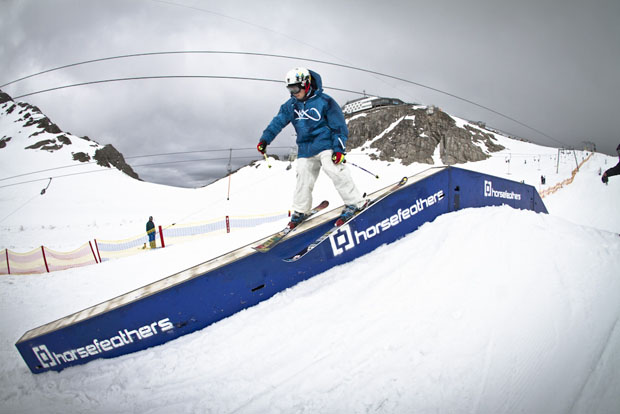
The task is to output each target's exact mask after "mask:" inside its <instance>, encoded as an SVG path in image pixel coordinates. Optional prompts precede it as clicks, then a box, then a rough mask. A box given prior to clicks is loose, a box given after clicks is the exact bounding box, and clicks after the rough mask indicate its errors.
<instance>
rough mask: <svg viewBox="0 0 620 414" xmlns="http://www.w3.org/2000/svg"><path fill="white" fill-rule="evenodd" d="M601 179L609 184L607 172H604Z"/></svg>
mask: <svg viewBox="0 0 620 414" xmlns="http://www.w3.org/2000/svg"><path fill="white" fill-rule="evenodd" d="M601 181H602V182H604V183H605V184H607V181H609V178H608V177H607V173H603V176H602V177H601Z"/></svg>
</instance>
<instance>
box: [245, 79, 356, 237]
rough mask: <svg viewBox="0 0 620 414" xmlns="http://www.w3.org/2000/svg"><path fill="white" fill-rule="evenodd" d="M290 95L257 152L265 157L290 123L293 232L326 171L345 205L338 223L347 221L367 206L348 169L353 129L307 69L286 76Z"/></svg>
mask: <svg viewBox="0 0 620 414" xmlns="http://www.w3.org/2000/svg"><path fill="white" fill-rule="evenodd" d="M285 82H286V87H287V89H288V90H289V92H290V94H291V98H290V99H289V100H287V101H286V102H285V103H284V104H283V105H282V106H280V111H279V112H278V114H277V115H276V116H275V117H274V118H273V120H272V121H271V122H270V123H269V125H268V126H267V128H266V129H265V130H264V131H263V134H262V136H261V138H260V141H259V143H258V145H257V146H256V148H257V149H258V151H259V152H260V153H261V154H265V151H266V148H267V145H269V144H270V143H271V142H272V141H273V140H274V139H275V138H276V136H277V135H278V134H279V133H280V131H282V129H284V127H285V126H287V125H288V124H289V123H292V124H293V127H294V128H295V131H296V132H297V147H298V160H297V184H296V187H295V193H294V196H293V206H292V209H293V211H294V212H293V214H292V215H291V222H290V223H289V227H290V228H293V227H295V226H297V225H298V224H299V223H301V222H302V221H303V220H304V219H305V218H306V217H307V216H308V212H309V211H310V209H311V207H312V190H313V189H314V183H315V182H316V179H317V177H318V175H319V171H320V170H321V168H323V171H324V172H325V173H326V174H327V176H328V177H329V178H330V179H331V180H332V182H333V184H334V187H335V188H336V190H337V191H338V193H339V194H340V197H341V198H342V200H343V201H344V204H345V208H344V209H343V210H342V213H341V216H340V219H341V220H343V221H346V220H347V219H349V218H350V217H351V216H353V214H355V213H356V212H357V211H359V210H362V209H364V208H365V207H366V205H367V204H368V200H365V199H364V198H363V197H362V195H361V193H360V192H359V190H358V189H357V187H356V186H355V183H354V182H353V179H352V178H351V173H350V172H349V169H348V167H347V166H346V165H345V151H346V146H345V144H346V142H347V138H348V135H349V130H348V128H347V125H346V123H345V120H344V115H343V113H342V110H341V109H340V106H339V105H338V104H337V103H336V101H335V100H334V99H333V98H331V97H330V96H328V95H327V94H325V93H323V86H322V81H321V77H320V76H319V74H318V73H316V72H314V71H312V70H308V69H306V68H294V69H292V70H290V71H289V72H288V73H287V74H286V77H285Z"/></svg>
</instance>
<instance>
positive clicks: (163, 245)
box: [159, 226, 166, 249]
mask: <svg viewBox="0 0 620 414" xmlns="http://www.w3.org/2000/svg"><path fill="white" fill-rule="evenodd" d="M159 239H160V240H161V247H162V249H163V248H164V247H166V245H165V244H164V232H163V231H162V229H161V226H159Z"/></svg>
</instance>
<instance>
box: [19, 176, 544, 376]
mask: <svg viewBox="0 0 620 414" xmlns="http://www.w3.org/2000/svg"><path fill="white" fill-rule="evenodd" d="M392 187H393V186H392V185H390V186H388V187H386V188H384V189H382V190H379V191H377V192H375V193H374V194H371V195H370V197H372V198H375V197H378V196H380V195H381V194H386V193H388V192H389V190H390V188H392ZM504 204H507V205H510V206H512V207H514V208H518V209H526V210H533V211H536V212H539V213H547V209H546V208H545V205H544V203H543V202H542V199H541V198H540V196H539V194H538V192H537V191H536V189H535V188H534V187H532V186H529V185H526V184H523V183H518V182H515V181H510V180H506V179H503V178H498V177H494V176H490V175H486V174H482V173H478V172H473V171H468V170H464V169H461V168H455V167H438V168H430V169H428V170H426V171H424V172H422V173H420V174H417V175H414V176H412V177H409V179H408V181H407V183H406V184H405V185H404V186H402V187H400V188H399V189H398V190H396V191H394V192H392V193H390V194H388V195H387V196H386V197H385V198H382V199H381V200H380V201H378V202H377V203H376V204H374V205H373V206H372V207H371V208H369V209H368V210H365V211H364V213H363V214H360V215H359V216H357V217H356V218H355V219H354V220H352V221H350V222H349V223H347V224H346V225H344V226H342V227H341V228H339V229H338V231H336V232H334V233H333V234H332V235H331V236H330V237H329V239H327V240H325V241H324V242H323V243H321V244H319V245H318V246H317V247H316V248H315V249H313V250H311V251H310V252H309V253H308V254H307V255H306V256H304V257H303V258H301V259H300V260H298V261H296V262H292V263H287V262H285V261H284V260H283V259H284V258H288V257H291V256H292V255H294V254H295V253H297V252H298V251H300V250H301V249H302V248H304V247H305V246H307V245H308V244H309V243H310V242H312V241H313V240H315V239H316V238H317V237H319V236H320V235H322V234H323V233H325V232H326V231H327V230H328V229H329V228H331V226H332V225H333V222H334V221H335V219H336V217H337V216H338V215H339V211H340V208H336V209H334V210H332V211H330V212H327V213H325V214H322V215H320V216H318V217H316V218H313V219H311V220H309V221H308V222H305V223H303V224H302V225H301V226H300V227H299V228H298V229H297V230H296V231H295V232H294V233H291V234H290V235H289V236H288V237H287V239H285V240H284V241H282V242H281V243H280V244H278V245H277V246H275V247H274V248H273V249H272V250H270V251H269V252H268V253H258V252H256V251H255V250H254V249H252V246H255V245H257V244H259V243H260V240H259V241H257V242H256V243H252V244H251V245H248V246H245V247H242V248H239V249H237V250H234V251H232V252H229V253H227V254H225V255H222V256H220V257H217V258H215V259H212V260H209V261H207V262H205V263H202V264H199V265H197V266H194V267H192V268H189V269H186V270H183V271H181V272H179V273H176V274H174V275H171V276H169V277H167V278H165V279H162V280H160V281H157V282H154V283H152V284H150V285H147V286H144V287H142V288H140V289H137V290H135V291H132V292H129V293H126V294H124V295H122V296H119V297H117V298H114V299H111V300H109V301H106V302H103V303H101V304H98V305H95V306H93V307H90V308H88V309H84V310H82V311H80V312H77V313H75V314H72V315H69V316H66V317H64V318H62V319H59V320H57V321H54V322H50V323H48V324H46V325H43V326H40V327H38V328H35V329H32V330H30V331H28V332H26V333H25V334H24V335H23V336H22V337H21V338H20V339H19V341H18V342H17V343H16V344H15V345H16V347H17V349H18V350H19V352H20V353H21V355H22V357H23V359H24V361H25V362H26V364H27V365H28V367H29V368H30V370H31V371H32V372H33V373H41V372H45V371H49V370H54V371H61V370H62V369H64V368H67V367H69V366H73V365H79V364H84V363H86V362H89V361H92V360H94V359H98V358H113V357H117V356H120V355H124V354H128V353H131V352H136V351H140V350H143V349H146V348H149V347H152V346H155V345H160V344H163V343H165V342H167V341H170V340H172V339H175V338H178V337H180V336H182V335H185V334H188V333H191V332H194V331H196V330H199V329H202V328H204V327H206V326H209V325H211V324H213V323H215V322H218V321H220V320H222V319H224V318H226V317H228V316H231V315H233V314H235V313H236V312H239V311H240V310H243V309H246V308H248V307H250V306H253V305H256V304H257V303H259V302H261V301H263V300H266V299H268V298H270V297H271V296H273V295H275V294H276V293H278V292H280V291H282V290H284V289H286V288H289V287H291V286H293V285H295V284H297V283H299V282H300V281H303V280H306V279H309V278H311V277H313V276H315V275H317V274H320V273H322V272H324V271H325V270H327V269H330V268H332V267H334V266H337V265H339V264H343V263H346V262H349V261H351V260H354V259H355V258H357V257H360V256H363V255H364V254H366V253H368V252H370V251H372V250H374V249H376V248H377V247H379V246H381V245H383V244H386V243H392V242H394V241H396V240H398V239H400V238H401V237H403V236H405V235H406V234H409V233H411V232H413V231H415V230H416V229H418V228H419V227H420V226H421V225H422V224H424V223H427V222H430V221H432V220H434V219H435V218H436V217H437V216H439V215H441V214H445V213H449V212H452V211H456V210H460V209H463V208H471V207H483V206H494V205H504Z"/></svg>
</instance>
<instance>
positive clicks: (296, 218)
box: [288, 211, 308, 229]
mask: <svg viewBox="0 0 620 414" xmlns="http://www.w3.org/2000/svg"><path fill="white" fill-rule="evenodd" d="M307 217H308V215H307V214H304V213H300V212H298V211H294V212H293V214H291V221H289V223H288V228H289V229H294V228H295V227H297V226H299V225H300V224H301V222H302V221H304V220H305V219H306V218H307Z"/></svg>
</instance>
